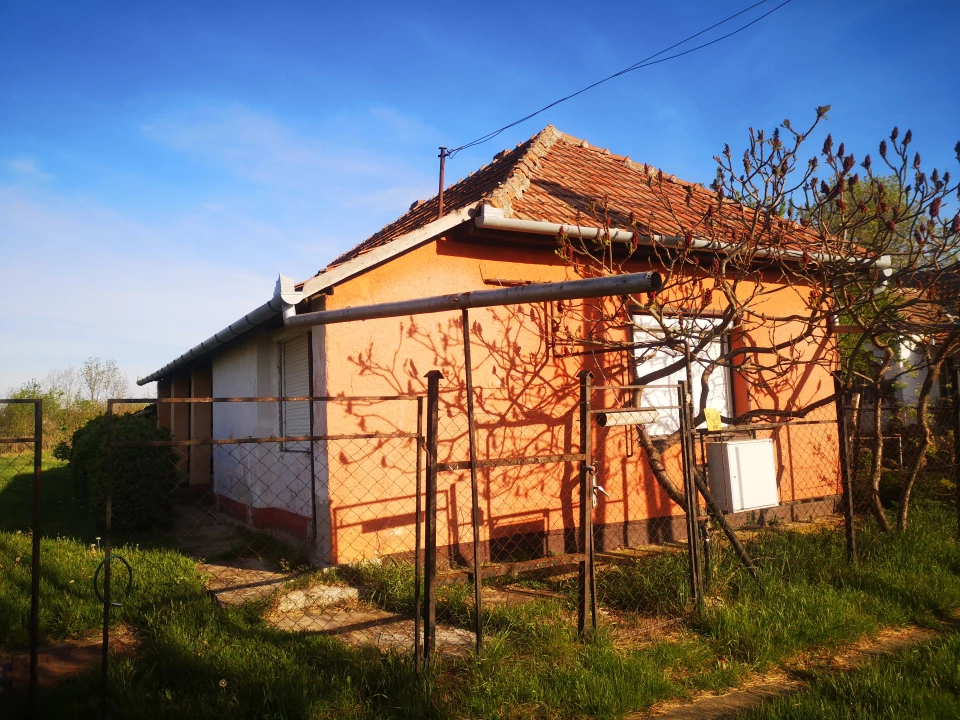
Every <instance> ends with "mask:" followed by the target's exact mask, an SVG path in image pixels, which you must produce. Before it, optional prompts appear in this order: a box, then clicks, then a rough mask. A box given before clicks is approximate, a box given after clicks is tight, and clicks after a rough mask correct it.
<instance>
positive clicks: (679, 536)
mask: <svg viewBox="0 0 960 720" xmlns="http://www.w3.org/2000/svg"><path fill="white" fill-rule="evenodd" d="M192 489H193V488H191V490H192ZM198 489H199V490H209V486H206V487H205V488H198ZM214 497H215V498H216V503H217V508H218V509H219V510H220V511H221V512H223V513H226V514H227V515H230V516H231V517H234V518H236V519H237V520H239V521H241V522H243V523H244V524H246V525H248V526H249V527H251V528H255V529H259V530H267V531H277V532H279V533H283V534H284V535H286V536H289V537H290V538H291V539H293V540H297V541H302V540H307V539H309V538H310V537H311V519H310V518H309V517H305V516H303V515H299V514H297V513H294V512H291V511H289V510H285V509H283V508H258V507H250V506H249V505H245V504H244V503H241V502H238V501H237V500H233V499H231V498H228V497H225V496H223V495H215V496H214ZM841 499H842V496H840V495H834V496H830V497H825V498H812V499H810V500H803V501H798V502H795V503H789V504H785V505H780V506H779V507H776V508H769V509H767V510H758V511H753V512H743V513H734V514H731V515H727V516H726V517H727V521H728V522H729V523H730V525H731V526H732V527H734V528H742V527H747V526H756V525H770V524H777V523H790V522H810V521H812V520H815V519H817V518H821V517H824V516H828V515H835V514H837V513H839V512H840V508H841V504H840V503H841ZM686 532H687V531H686V520H685V519H684V517H683V516H682V515H673V516H666V517H659V518H648V519H645V520H631V521H628V522H618V523H605V524H597V525H595V526H594V533H595V535H594V538H595V539H594V542H595V547H596V550H597V551H599V552H609V551H612V550H618V549H620V548H625V547H633V548H636V547H642V546H644V545H660V544H664V543H668V542H684V541H686ZM578 536H579V533H578V532H577V530H576V529H575V528H567V529H562V530H556V531H552V532H549V533H548V532H528V533H519V534H513V535H509V536H501V537H494V538H491V539H490V540H489V541H485V542H483V543H481V546H480V559H481V562H483V563H511V562H518V561H523V560H532V559H537V558H546V557H550V556H555V555H568V554H572V553H576V552H577V550H578V546H579V538H578ZM327 548H328V549H327V553H329V546H327ZM391 557H395V558H397V559H404V560H410V561H412V560H413V553H412V552H405V553H396V554H394V555H392V556H391ZM472 557H473V546H472V545H470V544H469V543H460V544H457V545H444V546H439V547H437V564H438V566H439V567H440V568H462V567H466V566H469V565H471V564H472ZM358 559H359V558H358ZM315 560H316V561H317V562H318V563H319V564H326V562H327V560H328V558H327V557H317V558H315ZM341 562H342V560H341Z"/></svg>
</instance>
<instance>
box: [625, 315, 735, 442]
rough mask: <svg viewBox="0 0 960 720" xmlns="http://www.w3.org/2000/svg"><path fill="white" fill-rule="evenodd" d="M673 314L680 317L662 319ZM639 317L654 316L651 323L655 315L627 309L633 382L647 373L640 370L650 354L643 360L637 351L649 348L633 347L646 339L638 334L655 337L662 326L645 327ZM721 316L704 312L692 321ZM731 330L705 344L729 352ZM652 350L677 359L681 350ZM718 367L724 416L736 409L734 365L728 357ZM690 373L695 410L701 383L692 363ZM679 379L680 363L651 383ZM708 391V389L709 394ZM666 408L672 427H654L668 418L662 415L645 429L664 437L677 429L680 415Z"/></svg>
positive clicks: (694, 361) (673, 402)
mask: <svg viewBox="0 0 960 720" xmlns="http://www.w3.org/2000/svg"><path fill="white" fill-rule="evenodd" d="M676 317H679V316H669V315H668V316H665V317H664V322H665V323H666V324H668V325H669V323H670V320H671V319H672V318H676ZM640 318H649V319H651V320H653V322H654V323H656V320H655V319H654V316H653V315H652V314H651V313H648V312H644V311H643V310H641V309H639V308H635V309H631V310H630V331H631V337H632V340H633V342H634V344H635V346H634V348H633V350H632V354H631V358H630V369H631V375H632V382H633V383H634V384H636V383H637V381H639V379H640V377H641V375H644V374H646V373H641V372H640V369H641V368H642V367H643V365H644V364H646V363H647V362H649V361H650V358H647V360H644V361H641V360H640V357H639V355H641V354H642V353H643V352H645V351H647V350H648V348H642V349H641V348H638V347H636V345H637V344H640V343H642V342H645V340H644V339H643V338H642V337H640V334H641V333H645V334H646V335H649V336H654V337H655V336H656V335H655V333H657V332H661V333H662V330H660V329H659V328H658V327H645V326H644V325H641V324H640V323H638V319H640ZM721 319H722V315H720V314H708V313H704V314H701V315H699V316H698V317H696V318H695V319H694V322H700V321H712V322H713V324H714V325H716V324H718V323H719V321H720V320H721ZM732 332H733V331H732V329H730V328H728V329H726V330H724V331H723V332H721V333H720V335H719V336H718V337H717V338H715V339H714V340H711V341H710V344H709V345H708V347H709V346H710V345H713V344H714V343H716V344H717V345H719V351H718V357H723V356H725V355H727V354H728V353H729V352H730V347H731V334H732ZM654 352H655V353H660V352H663V353H665V354H668V355H672V356H674V357H675V358H676V359H679V357H680V354H679V353H678V352H677V351H676V350H670V349H668V348H658V349H656V350H655V351H654ZM691 360H692V364H693V365H696V364H697V359H696V358H691ZM717 367H718V368H719V369H720V370H721V371H722V383H720V385H719V386H720V387H721V388H722V390H723V400H724V405H723V407H720V408H718V409H719V410H720V414H721V415H726V416H727V417H731V416H733V414H734V412H735V410H734V387H733V375H734V368H733V367H732V363H731V362H730V360H729V359H728V360H726V361H724V362H722V363H719V364H718V366H717ZM714 372H716V370H714ZM678 373H683V377H681V378H677V374H678ZM691 373H692V374H693V375H694V379H693V387H691V388H690V392H691V395H692V401H693V403H694V410H696V409H697V408H699V404H700V383H699V380H698V378H697V373H696V370H694V368H692V367H691ZM680 379H682V380H686V371H685V369H684V368H682V367H681V368H680V369H679V370H676V371H674V373H673V374H671V375H670V376H667V377H665V378H661V379H659V380H657V381H655V382H654V383H651V385H654V386H655V385H667V384H670V385H675V384H676V383H677V382H678V381H679V380H680ZM710 392H711V390H708V397H709V394H710ZM677 400H678V399H677V398H671V399H670V402H669V403H668V404H669V405H676V403H677ZM641 402H642V401H641ZM664 404H667V403H664ZM649 407H656V405H650V406H649ZM707 407H711V405H709V404H708V405H707ZM668 412H670V413H671V417H670V418H669V422H671V425H672V426H675V427H673V429H671V430H661V431H660V432H657V431H656V430H655V428H656V426H657V425H659V424H660V423H662V422H664V420H667V419H666V418H664V419H663V420H658V421H657V422H656V423H653V424H651V425H650V426H649V427H648V431H649V432H650V435H652V436H657V437H665V436H667V435H671V434H673V433H674V432H677V430H679V425H680V422H679V417H678V416H676V415H675V413H677V411H676V410H669V411H668ZM674 417H676V419H675V420H674ZM704 427H706V423H705V422H703V423H700V424H699V425H698V426H697V429H702V428H704Z"/></svg>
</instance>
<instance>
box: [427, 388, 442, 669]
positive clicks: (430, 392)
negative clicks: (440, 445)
mask: <svg viewBox="0 0 960 720" xmlns="http://www.w3.org/2000/svg"><path fill="white" fill-rule="evenodd" d="M442 377H443V373H441V372H440V371H439V370H431V371H430V372H428V373H427V472H426V480H427V488H426V491H427V508H426V509H427V516H426V519H425V528H424V529H425V533H426V538H425V542H424V595H426V598H425V599H426V613H425V617H424V628H423V635H424V637H423V657H424V666H425V667H426V668H427V669H428V670H429V668H430V663H431V660H432V657H433V651H434V649H435V646H436V621H437V431H438V415H439V412H438V409H439V405H440V378H442Z"/></svg>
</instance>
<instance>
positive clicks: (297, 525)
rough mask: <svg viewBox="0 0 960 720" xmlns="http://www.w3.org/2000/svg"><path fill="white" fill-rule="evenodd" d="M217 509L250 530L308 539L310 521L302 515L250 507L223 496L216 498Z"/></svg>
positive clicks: (278, 509) (268, 508)
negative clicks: (277, 531)
mask: <svg viewBox="0 0 960 720" xmlns="http://www.w3.org/2000/svg"><path fill="white" fill-rule="evenodd" d="M216 501H217V509H218V510H220V512H223V513H226V514H227V515H230V516H231V517H234V518H236V519H237V520H240V521H242V522H243V523H245V524H246V525H249V526H250V527H251V528H256V529H258V530H279V531H280V532H282V533H286V534H287V535H291V536H292V537H294V538H297V539H298V540H304V539H307V538H309V537H310V534H311V533H310V525H311V520H310V518H308V517H304V516H303V515H298V514H297V513H295V512H291V511H289V510H285V509H284V508H271V507H264V508H260V507H250V506H249V505H244V504H243V503H242V502H238V501H236V500H233V499H231V498H228V497H225V496H223V495H217V496H216Z"/></svg>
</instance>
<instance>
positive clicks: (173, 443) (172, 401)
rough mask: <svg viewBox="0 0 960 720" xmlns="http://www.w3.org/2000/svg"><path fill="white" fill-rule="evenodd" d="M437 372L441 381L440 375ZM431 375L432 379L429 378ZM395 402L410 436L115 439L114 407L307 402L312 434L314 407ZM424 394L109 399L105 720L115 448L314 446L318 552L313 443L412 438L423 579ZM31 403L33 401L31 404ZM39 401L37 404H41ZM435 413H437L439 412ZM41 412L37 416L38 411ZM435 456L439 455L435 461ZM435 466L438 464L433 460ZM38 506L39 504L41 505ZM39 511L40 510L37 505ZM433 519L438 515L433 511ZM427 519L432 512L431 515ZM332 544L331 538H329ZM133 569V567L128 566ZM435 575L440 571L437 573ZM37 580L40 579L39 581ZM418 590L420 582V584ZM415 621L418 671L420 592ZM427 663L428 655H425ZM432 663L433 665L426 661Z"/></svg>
mask: <svg viewBox="0 0 960 720" xmlns="http://www.w3.org/2000/svg"><path fill="white" fill-rule="evenodd" d="M433 372H436V373H437V375H438V376H439V372H438V371H433ZM428 375H430V374H429V373H428ZM363 401H367V402H377V401H380V402H391V401H393V402H395V401H407V402H415V403H416V418H417V419H416V431H415V432H412V433H402V432H398V433H351V434H341V435H313V434H311V435H297V436H271V437H256V438H249V437H243V438H202V439H186V440H136V441H124V440H120V441H117V440H114V439H113V421H114V416H115V413H114V406H115V405H137V404H147V405H151V404H156V405H157V406H159V405H161V404H163V405H176V404H186V405H190V404H194V403H198V404H214V403H281V404H282V403H285V402H308V403H310V417H311V428H310V429H311V432H312V430H313V405H314V403H317V402H340V403H344V402H363ZM423 401H424V395H423V394H410V395H357V396H342V395H323V396H289V397H288V396H275V397H206V398H192V397H191V398H111V399H109V400H107V412H106V464H105V466H104V482H105V486H106V503H105V504H106V509H105V524H104V533H103V553H104V559H103V561H102V563H101V564H102V566H103V578H104V580H103V582H104V587H103V593H102V601H103V631H102V642H103V646H102V653H101V661H100V662H101V664H100V715H101V717H104V718H106V717H107V716H108V715H109V708H108V701H109V677H108V675H109V663H110V608H111V607H112V606H113V605H114V603H112V602H111V587H110V586H111V563H112V561H113V560H119V561H120V562H122V563H124V564H126V561H125V560H124V559H123V558H122V557H121V556H119V555H113V554H112V548H111V532H112V529H111V525H112V517H113V451H114V449H115V448H123V447H127V448H137V447H139V448H149V447H171V448H175V447H177V448H179V447H187V448H189V447H199V446H207V447H214V446H224V445H226V446H230V445H247V444H256V445H265V444H271V445H274V444H279V443H284V442H309V443H310V489H311V495H312V498H311V509H312V511H311V514H312V518H311V522H312V528H311V533H310V542H312V543H313V546H314V547H316V540H317V530H316V528H317V513H316V510H317V507H316V471H315V463H316V455H315V450H314V443H316V442H323V441H331V440H375V439H412V440H414V441H415V447H416V468H415V472H414V475H415V478H414V486H415V491H414V494H415V498H414V507H415V514H416V517H415V526H416V529H415V536H414V537H415V540H414V542H415V547H414V553H413V555H414V566H415V567H414V573H415V577H417V578H419V577H420V576H421V574H422V568H421V565H422V560H421V545H420V542H421V534H420V500H421V477H422V469H421V465H422V458H423V450H424V448H426V449H427V453H428V460H427V463H428V464H427V486H428V489H429V485H430V479H429V468H430V464H429V463H430V460H429V443H428V442H425V438H424V432H423ZM29 402H33V401H29ZM38 402H39V401H38ZM435 410H436V408H434V412H435ZM38 412H39V411H38ZM428 414H429V413H428ZM435 422H436V417H435V415H434V424H435ZM434 457H435V456H434ZM434 462H435V460H434ZM427 498H428V499H427V502H428V507H429V494H428V496H427ZM37 502H39V500H37ZM37 507H39V506H37ZM434 514H435V512H434ZM428 517H429V512H428ZM331 540H332V539H331ZM429 542H430V534H429V532H428V535H427V543H428V551H427V557H428V558H429ZM435 545H436V538H435V535H434V547H435ZM435 562H436V552H435V550H434V563H435ZM128 567H129V566H128ZM434 575H436V571H435V570H434ZM37 577H38V579H39V576H37ZM131 582H132V572H131ZM417 587H418V589H419V582H418V583H417ZM414 603H415V606H416V608H415V615H414V617H415V622H414V638H413V640H414V658H415V663H416V665H415V667H416V668H417V670H418V672H419V667H420V665H419V663H420V658H421V656H422V654H423V651H426V650H427V647H428V646H427V643H426V639H425V638H423V651H422V650H421V640H422V638H421V636H420V631H419V630H420V628H419V625H420V624H419V622H417V619H419V616H420V597H419V592H417V593H415V600H414ZM427 657H428V659H429V655H427ZM428 661H429V660H428Z"/></svg>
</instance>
